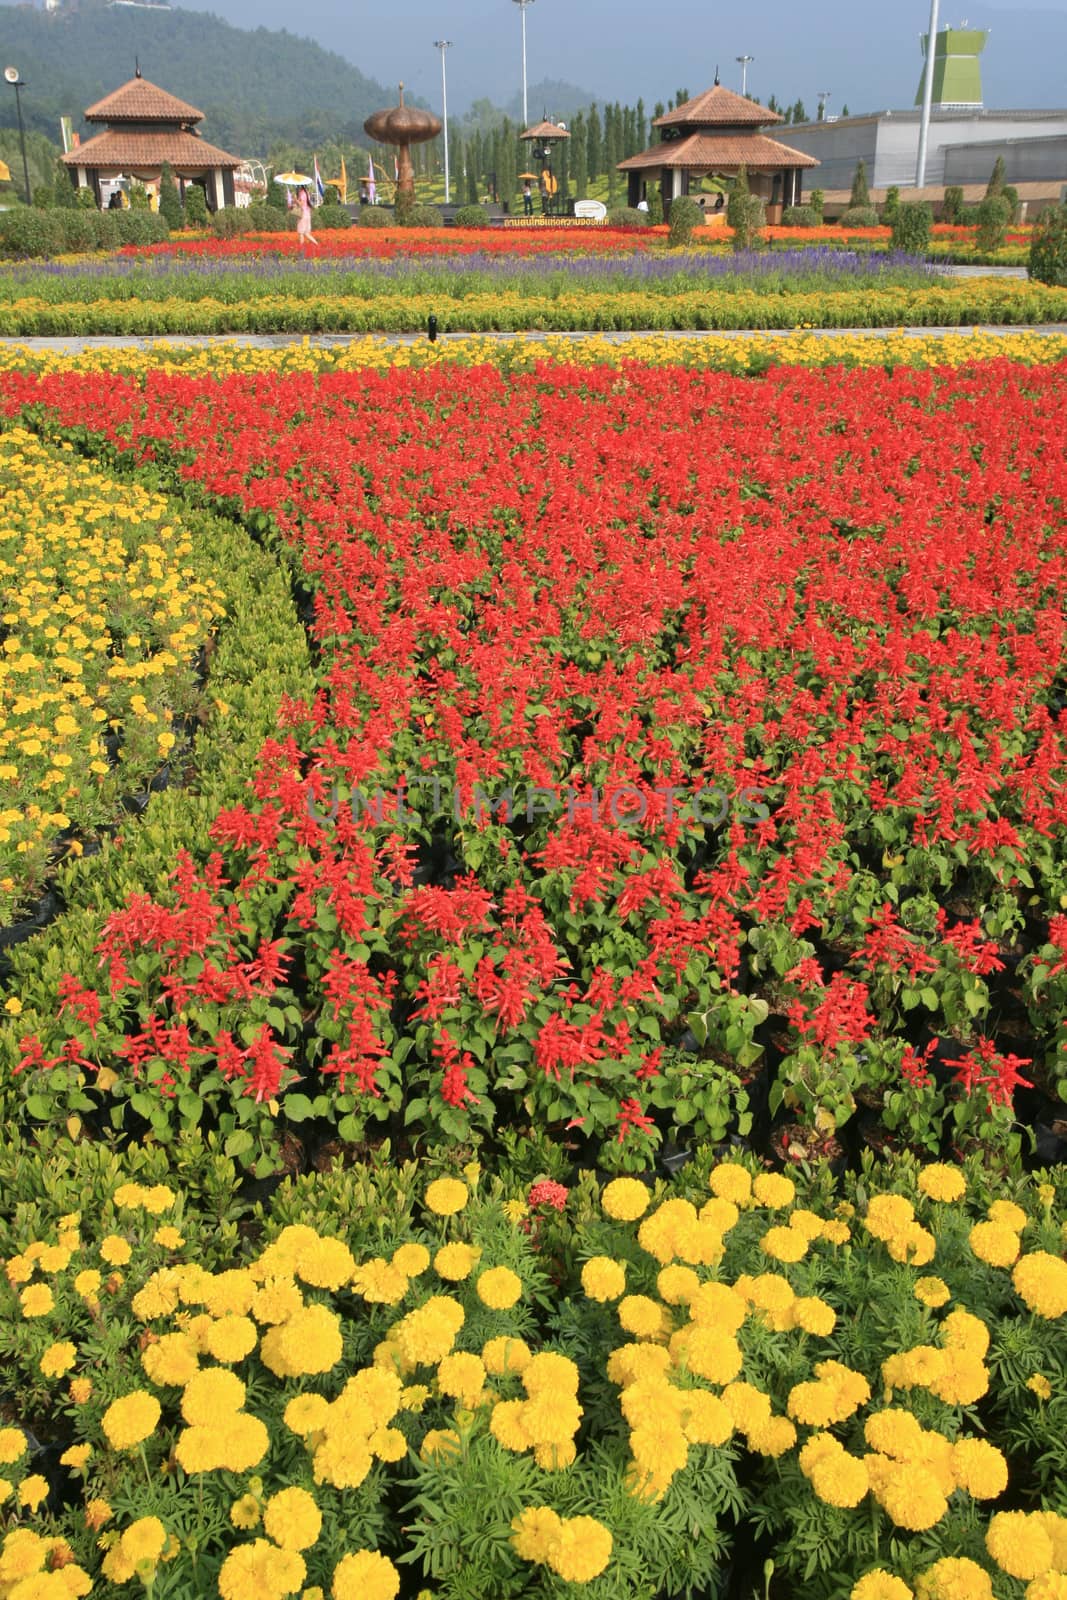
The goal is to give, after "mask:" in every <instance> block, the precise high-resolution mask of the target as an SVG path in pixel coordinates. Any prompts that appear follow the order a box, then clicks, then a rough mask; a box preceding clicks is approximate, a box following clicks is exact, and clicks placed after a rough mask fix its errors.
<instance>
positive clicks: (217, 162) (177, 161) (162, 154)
mask: <svg viewBox="0 0 1067 1600" xmlns="http://www.w3.org/2000/svg"><path fill="white" fill-rule="evenodd" d="M60 160H61V161H62V162H64V163H65V165H66V166H68V167H113V168H114V169H115V171H116V172H129V171H130V170H131V169H132V170H134V171H136V170H139V169H143V168H146V167H159V166H162V165H163V162H164V161H169V162H170V164H171V166H172V167H173V168H174V170H175V172H176V173H177V174H178V175H179V176H181V175H183V174H185V173H189V172H203V171H204V169H205V167H239V166H241V164H242V163H241V160H240V157H239V156H230V155H227V154H226V151H225V150H219V149H218V148H217V147H216V146H215V145H213V144H208V142H207V140H206V139H198V138H197V136H196V134H195V133H183V132H175V131H173V130H172V129H169V128H166V129H164V128H161V129H160V131H159V132H158V133H124V132H123V130H122V129H121V128H105V129H104V131H103V132H102V133H98V134H96V135H95V136H94V137H93V138H92V139H87V140H86V141H85V143H84V144H80V145H79V146H78V148H77V149H76V150H72V151H71V152H70V154H69V155H68V156H61V157H60Z"/></svg>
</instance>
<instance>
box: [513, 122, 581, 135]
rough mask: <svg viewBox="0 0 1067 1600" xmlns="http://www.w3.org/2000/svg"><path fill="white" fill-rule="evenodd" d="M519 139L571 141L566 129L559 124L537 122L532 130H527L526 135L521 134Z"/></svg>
mask: <svg viewBox="0 0 1067 1600" xmlns="http://www.w3.org/2000/svg"><path fill="white" fill-rule="evenodd" d="M519 138H520V139H569V138H570V134H569V133H568V132H567V130H566V128H561V127H560V125H559V123H558V122H536V123H535V124H534V126H533V127H532V128H527V129H526V132H525V133H520V134H519Z"/></svg>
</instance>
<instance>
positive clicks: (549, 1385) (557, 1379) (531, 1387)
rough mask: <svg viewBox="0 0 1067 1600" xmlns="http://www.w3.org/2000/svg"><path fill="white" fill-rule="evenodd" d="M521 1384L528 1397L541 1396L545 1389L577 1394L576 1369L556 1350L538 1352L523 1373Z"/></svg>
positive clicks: (567, 1357) (567, 1358) (570, 1361)
mask: <svg viewBox="0 0 1067 1600" xmlns="http://www.w3.org/2000/svg"><path fill="white" fill-rule="evenodd" d="M522 1383H523V1388H524V1389H525V1390H526V1393H527V1394H528V1395H536V1394H541V1393H542V1392H543V1391H544V1390H545V1389H558V1390H559V1391H560V1392H561V1393H562V1394H572V1395H573V1394H577V1393H578V1368H577V1367H576V1366H575V1364H574V1362H573V1361H572V1360H571V1359H570V1357H569V1356H564V1355H560V1353H559V1351H558V1350H539V1351H538V1353H537V1354H536V1355H535V1356H534V1357H533V1358H532V1359H531V1361H530V1362H529V1364H528V1365H527V1367H526V1370H525V1371H524V1372H523V1375H522Z"/></svg>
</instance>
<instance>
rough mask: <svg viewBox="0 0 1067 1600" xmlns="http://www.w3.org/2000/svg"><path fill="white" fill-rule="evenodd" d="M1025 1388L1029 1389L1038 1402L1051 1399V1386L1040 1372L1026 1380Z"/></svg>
mask: <svg viewBox="0 0 1067 1600" xmlns="http://www.w3.org/2000/svg"><path fill="white" fill-rule="evenodd" d="M1026 1387H1027V1388H1028V1389H1031V1390H1032V1391H1033V1393H1034V1394H1036V1395H1037V1398H1038V1399H1039V1400H1050V1399H1051V1398H1052V1385H1051V1383H1049V1381H1048V1379H1047V1378H1046V1377H1045V1376H1044V1375H1043V1374H1042V1373H1040V1372H1035V1373H1034V1375H1033V1377H1032V1378H1027V1380H1026Z"/></svg>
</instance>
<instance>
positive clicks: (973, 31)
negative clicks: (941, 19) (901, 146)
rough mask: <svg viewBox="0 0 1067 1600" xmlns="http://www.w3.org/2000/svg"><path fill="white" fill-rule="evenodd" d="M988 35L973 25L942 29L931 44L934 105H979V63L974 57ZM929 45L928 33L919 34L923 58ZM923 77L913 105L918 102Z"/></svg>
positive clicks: (980, 86) (980, 67) (980, 89)
mask: <svg viewBox="0 0 1067 1600" xmlns="http://www.w3.org/2000/svg"><path fill="white" fill-rule="evenodd" d="M987 38H988V34H986V33H983V32H980V31H979V29H977V28H942V29H941V31H940V32H939V33H938V35H937V40H936V44H935V47H934V97H933V104H934V106H935V107H936V106H980V105H981V104H982V66H981V62H980V61H979V59H978V57H979V56H980V55H981V54H982V51H983V50H984V49H985V42H986V39H987ZM929 47H930V35H929V34H928V33H924V34H923V37H922V51H923V59H924V60H925V58H926V52H927V50H928V49H929ZM925 76H926V69H925V67H924V68H923V77H921V78H920V79H919V90H918V93H917V94H916V96H915V104H916V105H917V106H921V105H922V100H923V78H925Z"/></svg>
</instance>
